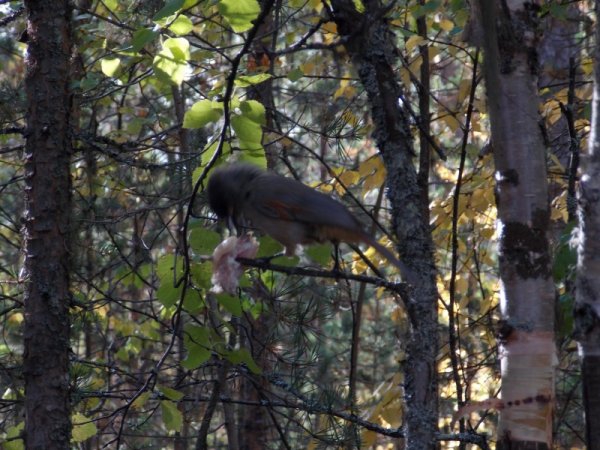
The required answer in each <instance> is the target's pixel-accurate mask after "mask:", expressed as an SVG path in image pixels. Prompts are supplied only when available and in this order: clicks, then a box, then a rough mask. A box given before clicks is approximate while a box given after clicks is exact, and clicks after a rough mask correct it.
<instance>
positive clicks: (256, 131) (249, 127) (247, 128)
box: [231, 116, 263, 149]
mask: <svg viewBox="0 0 600 450" xmlns="http://www.w3.org/2000/svg"><path fill="white" fill-rule="evenodd" d="M231 126H232V127H233V129H234V131H235V134H236V136H237V138H238V139H239V140H240V147H242V142H243V143H244V147H245V148H250V149H254V148H255V147H261V146H262V144H261V141H262V133H263V132H262V127H261V126H260V124H258V123H256V122H255V121H254V120H251V119H249V118H248V117H245V116H233V117H232V118H231Z"/></svg>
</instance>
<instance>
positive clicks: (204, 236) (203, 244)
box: [189, 228, 221, 255]
mask: <svg viewBox="0 0 600 450" xmlns="http://www.w3.org/2000/svg"><path fill="white" fill-rule="evenodd" d="M189 243H190V247H191V248H192V250H193V251H194V253H197V254H199V255H211V254H212V252H213V251H214V250H215V247H216V246H217V245H219V244H220V243H221V235H220V234H219V233H217V232H216V231H212V230H207V229H205V228H196V229H194V230H192V231H191V233H190V238H189Z"/></svg>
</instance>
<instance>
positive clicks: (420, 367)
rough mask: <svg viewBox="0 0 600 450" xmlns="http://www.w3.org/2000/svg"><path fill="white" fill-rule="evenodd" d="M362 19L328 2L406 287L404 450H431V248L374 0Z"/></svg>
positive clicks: (391, 57) (434, 407)
mask: <svg viewBox="0 0 600 450" xmlns="http://www.w3.org/2000/svg"><path fill="white" fill-rule="evenodd" d="M363 3H364V6H365V13H364V14H362V13H360V12H358V11H357V10H356V7H355V3H354V2H353V1H351V0H334V1H332V6H333V15H334V17H333V19H334V20H335V22H336V23H337V26H338V32H339V33H340V34H341V35H342V36H343V37H345V38H346V39H347V41H346V44H345V47H346V49H347V51H348V53H349V54H350V56H351V58H352V62H353V64H354V67H355V68H356V71H357V73H358V76H359V78H360V81H361V83H362V84H363V86H364V88H365V90H366V91H367V94H368V97H369V101H370V104H371V117H372V119H373V122H374V125H375V131H374V132H373V136H374V138H375V140H376V142H377V146H378V148H379V151H380V153H381V155H382V157H383V161H384V164H385V166H386V169H387V173H388V179H387V184H388V191H387V192H388V198H389V201H390V205H391V208H392V217H393V225H394V233H395V235H396V237H397V239H398V250H399V253H400V256H401V257H402V259H403V260H404V262H405V264H406V266H407V267H408V269H409V271H410V273H406V274H403V275H404V276H405V278H406V280H408V281H410V283H411V285H412V286H413V297H412V298H411V301H410V302H408V303H407V310H408V314H409V317H410V320H411V325H412V326H411V332H410V336H409V340H408V342H407V343H406V353H407V358H406V361H405V368H404V373H405V375H406V379H405V385H404V387H405V401H406V417H405V422H406V433H407V435H406V448H407V449H420V450H421V449H423V450H425V449H434V448H436V446H437V444H436V440H435V436H436V432H437V418H438V403H437V374H436V356H437V349H438V337H437V333H438V330H437V297H438V293H437V287H436V284H435V277H436V270H435V262H434V258H433V242H432V239H431V233H430V229H429V223H428V222H427V220H426V218H425V217H424V214H423V205H422V199H423V196H422V192H421V190H420V189H419V185H418V182H417V173H416V170H415V166H414V163H413V154H414V149H413V138H412V135H411V133H410V124H409V117H408V115H407V113H406V111H404V110H403V109H402V107H401V106H400V102H401V99H402V98H403V97H404V93H403V92H402V87H401V85H400V83H399V82H398V81H397V80H396V77H395V74H394V63H395V60H396V58H395V52H396V49H395V47H394V43H393V41H392V37H393V34H392V32H391V31H390V29H389V26H388V23H387V21H386V19H385V17H384V16H385V14H384V9H383V7H382V5H381V2H380V1H378V0H369V1H363Z"/></svg>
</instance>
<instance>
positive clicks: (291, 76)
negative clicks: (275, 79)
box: [287, 67, 304, 83]
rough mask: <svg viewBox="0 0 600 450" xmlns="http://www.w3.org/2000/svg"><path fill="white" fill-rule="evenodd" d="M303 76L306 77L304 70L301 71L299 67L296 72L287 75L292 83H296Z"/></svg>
mask: <svg viewBox="0 0 600 450" xmlns="http://www.w3.org/2000/svg"><path fill="white" fill-rule="evenodd" d="M303 76H304V72H302V69H300V68H299V67H297V68H295V69H294V70H292V71H290V72H288V74H287V78H288V80H290V81H291V82H292V83H293V82H295V81H298V80H299V79H300V78H302V77H303Z"/></svg>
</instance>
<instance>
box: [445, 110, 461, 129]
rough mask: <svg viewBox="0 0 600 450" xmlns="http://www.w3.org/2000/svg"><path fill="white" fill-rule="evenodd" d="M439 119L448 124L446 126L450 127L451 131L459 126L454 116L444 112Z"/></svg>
mask: <svg viewBox="0 0 600 450" xmlns="http://www.w3.org/2000/svg"><path fill="white" fill-rule="evenodd" d="M441 119H442V120H443V121H444V122H445V123H446V125H448V128H450V130H451V131H452V132H453V133H454V132H456V131H457V130H458V129H459V128H460V122H459V121H458V120H457V119H456V117H454V116H452V115H450V114H446V115H445V116H443V117H442V118H441Z"/></svg>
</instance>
